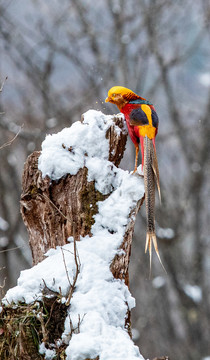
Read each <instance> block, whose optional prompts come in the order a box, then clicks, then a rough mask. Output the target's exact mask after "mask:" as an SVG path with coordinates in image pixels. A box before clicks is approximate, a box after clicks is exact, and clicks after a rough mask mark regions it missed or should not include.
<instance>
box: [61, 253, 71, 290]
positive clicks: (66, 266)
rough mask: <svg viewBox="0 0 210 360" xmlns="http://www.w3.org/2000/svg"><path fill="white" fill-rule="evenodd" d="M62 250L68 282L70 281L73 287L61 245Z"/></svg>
mask: <svg viewBox="0 0 210 360" xmlns="http://www.w3.org/2000/svg"><path fill="white" fill-rule="evenodd" d="M61 252H62V256H63V263H64V266H65V271H66V276H67V279H68V282H69V286H70V287H71V281H70V278H69V273H68V270H67V266H66V260H65V256H64V253H63V248H62V247H61Z"/></svg>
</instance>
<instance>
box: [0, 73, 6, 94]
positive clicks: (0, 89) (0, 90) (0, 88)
mask: <svg viewBox="0 0 210 360" xmlns="http://www.w3.org/2000/svg"><path fill="white" fill-rule="evenodd" d="M7 79H8V76H6V77H5V79H4V81H3V83H2V85H1V87H0V92H2V90H3V87H4V84H5V82H6V81H7Z"/></svg>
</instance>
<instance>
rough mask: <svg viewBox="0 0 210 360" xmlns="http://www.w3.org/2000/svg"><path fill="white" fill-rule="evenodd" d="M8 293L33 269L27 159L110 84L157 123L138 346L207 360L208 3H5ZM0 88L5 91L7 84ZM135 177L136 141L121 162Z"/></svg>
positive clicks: (3, 219)
mask: <svg viewBox="0 0 210 360" xmlns="http://www.w3.org/2000/svg"><path fill="white" fill-rule="evenodd" d="M7 76H8V79H7V81H6V82H5V84H4V87H3V89H2V91H1V92H0V146H1V145H3V144H4V143H5V142H7V141H8V140H11V139H12V138H13V137H14V135H15V134H16V133H17V132H18V131H19V129H20V127H21V126H22V125H23V124H24V126H23V129H22V130H21V132H20V134H19V135H18V137H17V139H16V140H15V141H14V142H13V143H12V144H11V145H10V146H8V147H5V148H3V149H1V151H0V164H1V166H0V199H1V201H0V267H1V271H0V285H1V286H3V285H4V283H5V286H4V288H3V289H1V293H2V294H1V295H3V294H4V292H5V291H6V290H7V289H8V288H10V287H11V286H14V285H15V284H16V281H17V278H18V276H19V273H20V271H21V270H22V269H26V268H29V267H30V266H31V256H30V249H29V247H28V236H27V233H26V229H25V227H24V225H23V222H22V219H21V216H20V211H19V200H20V194H21V175H22V170H23V165H24V161H25V160H26V157H27V156H28V155H29V154H30V153H31V152H33V151H34V150H40V147H41V142H42V141H43V140H44V138H45V135H46V133H48V134H49V133H55V132H58V131H60V130H61V129H62V128H64V127H67V126H70V125H71V123H73V122H74V121H77V120H79V119H80V116H81V114H82V113H84V112H85V111H87V110H88V109H99V110H102V111H103V112H104V113H105V114H113V113H117V112H118V110H117V108H116V107H114V106H113V105H111V104H106V105H105V104H104V99H105V97H106V95H107V91H108V89H109V88H110V87H112V86H114V85H122V86H126V87H128V88H130V89H132V90H133V91H135V92H137V93H138V94H139V95H141V96H143V97H146V98H147V99H148V100H151V101H152V102H153V104H154V105H155V107H156V110H157V113H158V115H159V119H160V126H159V134H158V136H157V140H156V144H157V152H158V159H159V168H160V181H161V191H162V198H163V201H162V205H161V206H160V204H159V203H157V205H156V213H157V216H156V217H157V234H158V237H159V248H160V251H161V257H162V260H163V263H164V265H165V267H166V269H167V275H166V274H165V273H164V272H163V270H162V268H161V266H160V264H159V262H158V261H157V259H156V257H155V256H154V258H153V279H152V280H149V279H148V276H149V260H148V257H147V256H145V254H144V244H145V233H146V224H145V210H144V206H143V207H142V208H141V211H140V213H139V215H138V219H137V222H136V226H135V236H134V241H133V249H132V257H131V263H130V287H131V291H132V294H133V296H134V297H135V298H136V308H135V309H134V311H133V313H132V326H133V329H134V334H133V335H134V341H135V343H136V344H137V345H138V346H139V347H140V351H141V353H142V355H143V356H144V357H145V358H151V359H152V358H153V357H155V356H161V355H169V356H170V358H171V359H172V360H173V359H179V360H188V359H189V360H191V359H192V360H204V359H205V360H207V359H208V360H209V359H210V249H209V245H210V235H209V234H210V225H209V223H210V181H209V179H210V177H209V175H210V162H209V153H210V3H209V1H208V0H198V1H194V0H185V1H183V0H176V1H171V0H129V1H125V0H97V2H94V4H93V1H92V0H63V1H62V2H61V1H59V0H51V1H42V0H27V1H26V0H14V1H13V0H8V1H4V0H0V83H1V84H2V83H3V81H4V79H5V78H6V77H7ZM0 87H1V86H0ZM121 166H122V167H123V168H125V169H129V170H133V168H134V146H133V145H132V143H131V141H130V139H128V142H127V148H126V153H125V156H124V159H123V162H122V165H121Z"/></svg>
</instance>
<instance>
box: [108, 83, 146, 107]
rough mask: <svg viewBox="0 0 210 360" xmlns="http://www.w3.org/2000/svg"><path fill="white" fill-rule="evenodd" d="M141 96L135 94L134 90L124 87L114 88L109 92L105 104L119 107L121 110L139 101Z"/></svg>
mask: <svg viewBox="0 0 210 360" xmlns="http://www.w3.org/2000/svg"><path fill="white" fill-rule="evenodd" d="M139 98H140V96H138V95H137V94H135V93H134V92H133V91H132V90H130V89H128V88H125V87H123V86H113V87H112V88H111V89H110V90H109V91H108V97H107V98H106V99H105V102H110V103H112V104H115V105H117V107H118V108H119V110H120V109H121V108H122V107H123V106H125V105H126V104H127V103H128V102H129V101H131V100H136V99H139Z"/></svg>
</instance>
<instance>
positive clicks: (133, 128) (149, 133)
mask: <svg viewBox="0 0 210 360" xmlns="http://www.w3.org/2000/svg"><path fill="white" fill-rule="evenodd" d="M105 102H110V103H113V104H115V105H117V107H118V109H119V110H120V112H122V113H123V114H124V115H125V119H126V123H127V127H128V132H129V135H130V137H131V140H132V141H133V143H134V145H135V148H136V158H135V168H134V172H136V170H137V163H138V153H139V143H140V145H141V153H142V168H143V171H144V185H145V203H146V213H147V235H146V246H145V252H147V249H148V250H149V255H150V269H151V261H152V244H153V245H154V248H155V251H156V254H157V256H158V259H159V261H160V263H161V265H162V267H163V268H164V266H163V264H162V261H161V258H160V254H159V251H158V245H157V239H156V234H155V183H156V185H157V188H158V192H159V197H160V185H159V169H158V162H157V156H156V149H155V136H156V135H157V132H158V123H159V120H158V116H157V113H156V111H155V108H154V106H153V105H152V103H150V102H149V101H147V100H146V99H144V98H142V97H141V96H139V95H137V94H135V93H134V92H133V91H131V90H130V89H127V88H125V87H122V86H114V87H112V88H111V89H110V90H109V91H108V97H107V98H106V100H105ZM164 269H165V268H164Z"/></svg>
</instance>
